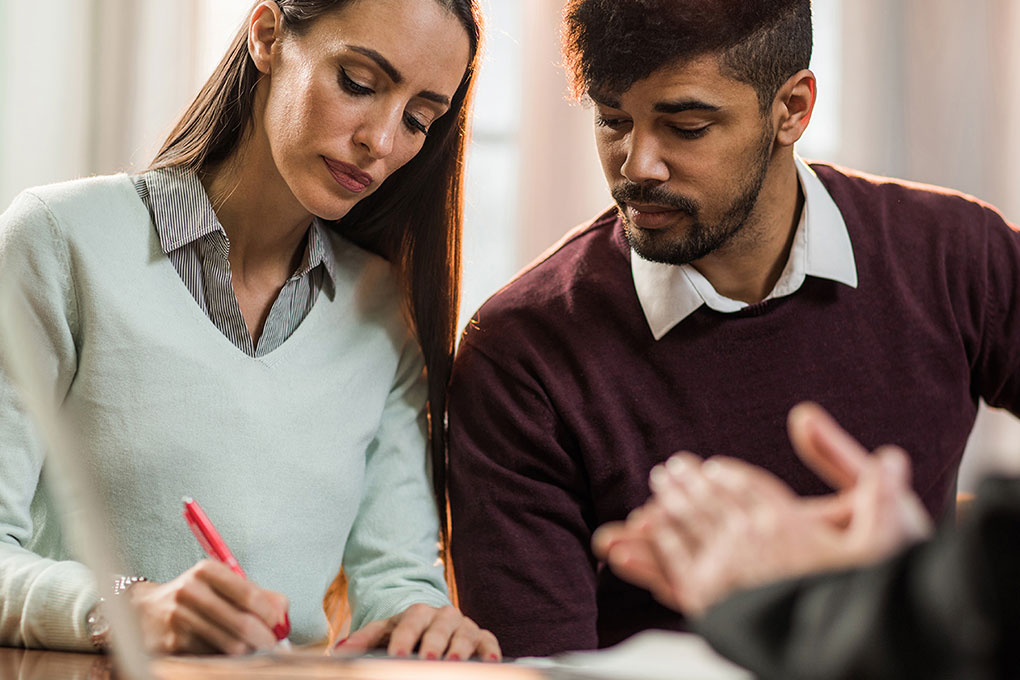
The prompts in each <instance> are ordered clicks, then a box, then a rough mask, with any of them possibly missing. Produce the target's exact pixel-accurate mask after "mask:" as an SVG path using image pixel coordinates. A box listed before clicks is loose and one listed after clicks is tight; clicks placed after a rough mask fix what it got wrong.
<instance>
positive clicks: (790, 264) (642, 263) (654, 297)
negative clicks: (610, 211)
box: [630, 156, 857, 340]
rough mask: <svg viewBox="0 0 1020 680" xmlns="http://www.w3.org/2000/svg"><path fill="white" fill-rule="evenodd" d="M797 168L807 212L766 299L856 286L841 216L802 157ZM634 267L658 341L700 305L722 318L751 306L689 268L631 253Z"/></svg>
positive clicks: (636, 284)
mask: <svg viewBox="0 0 1020 680" xmlns="http://www.w3.org/2000/svg"><path fill="white" fill-rule="evenodd" d="M794 163H795V164H796V166H797V178H798V180H799V181H800V186H801V188H802V189H803V191H804V208H803V210H802V211H801V215H800V223H799V224H798V225H797V232H796V234H795V235H794V237H793V247H792V248H791V249H790V259H789V260H788V261H787V262H786V267H785V268H784V269H783V273H782V275H781V276H780V277H779V280H778V281H777V282H776V285H775V287H773V289H772V292H771V293H769V294H768V296H766V298H765V299H766V300H769V299H772V298H778V297H784V296H786V295H791V294H792V293H794V292H796V291H797V290H798V289H799V288H800V287H801V285H802V284H803V283H804V279H805V277H807V276H815V277H818V278H823V279H831V280H833V281H837V282H839V283H842V284H845V285H847V286H850V287H851V288H856V287H857V262H856V260H855V259H854V250H853V245H852V244H851V243H850V234H849V233H848V232H847V229H846V222H845V221H844V220H843V215H842V213H840V212H839V208H838V207H836V203H835V201H833V200H832V196H830V195H829V192H828V191H826V189H825V187H824V186H823V185H822V182H821V180H819V179H818V176H817V175H816V174H815V172H814V170H812V169H811V168H810V167H808V165H807V163H805V162H804V161H802V160H801V159H800V157H799V156H795V157H794ZM630 267H631V274H632V275H633V277H634V287H635V289H636V290H637V295H638V300H639V301H640V303H641V309H642V310H644V313H645V318H646V319H647V320H648V326H649V328H651V331H652V335H653V336H655V339H656V340H659V339H660V338H662V336H664V335H665V334H666V333H668V332H669V330H670V329H671V328H673V326H675V325H677V324H678V323H680V322H681V321H683V320H684V319H686V318H687V317H688V316H689V315H690V314H692V313H693V312H694V311H695V310H696V309H698V308H699V307H701V306H702V305H708V306H709V307H710V308H712V309H714V310H716V311H718V312H724V313H731V312H737V311H740V310H741V309H744V308H745V307H747V306H748V305H747V303H745V302H741V301H739V300H732V299H730V298H727V297H723V296H722V295H720V294H719V293H717V292H716V290H715V288H713V287H712V284H711V283H709V282H708V279H706V278H705V277H704V276H702V275H701V273H700V272H699V271H698V270H697V269H695V268H694V267H692V266H691V265H689V264H685V265H681V266H679V267H678V266H676V265H671V264H662V263H660V262H649V261H648V260H646V259H644V258H642V257H641V256H639V255H638V254H637V253H635V252H634V251H633V250H632V251H631V253H630Z"/></svg>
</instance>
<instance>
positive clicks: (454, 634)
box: [334, 604, 503, 661]
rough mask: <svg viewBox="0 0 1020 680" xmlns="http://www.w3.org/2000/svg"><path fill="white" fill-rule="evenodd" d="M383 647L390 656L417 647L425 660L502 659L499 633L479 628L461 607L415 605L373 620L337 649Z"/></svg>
mask: <svg viewBox="0 0 1020 680" xmlns="http://www.w3.org/2000/svg"><path fill="white" fill-rule="evenodd" d="M383 646H385V647H386V653H387V654H389V655H390V656H410V655H411V653H412V652H413V651H414V649H415V647H417V648H418V656H419V658H422V659H449V660H451V661H459V660H464V659H470V658H471V657H474V656H477V657H478V658H479V659H481V660H482V661H500V660H501V659H502V658H503V653H502V652H501V651H500V649H499V642H498V641H497V640H496V636H495V635H493V634H492V633H490V632H489V631H487V630H482V629H481V628H479V627H478V624H476V623H475V622H474V621H472V620H471V619H469V618H468V617H466V616H464V615H463V614H461V613H460V610H459V609H457V608H456V607H450V606H446V607H430V606H429V605H427V604H413V605H411V606H410V607H408V608H407V609H405V610H404V611H403V612H401V613H400V614H397V615H396V616H391V617H390V618H388V619H382V620H380V621H373V622H372V623H369V624H367V625H366V626H364V627H363V628H361V629H360V630H358V631H357V632H356V633H352V634H351V636H350V637H348V638H347V639H346V640H341V641H340V642H338V643H337V645H336V647H335V648H334V649H336V650H337V651H338V652H347V651H359V650H366V649H375V648H379V647H383Z"/></svg>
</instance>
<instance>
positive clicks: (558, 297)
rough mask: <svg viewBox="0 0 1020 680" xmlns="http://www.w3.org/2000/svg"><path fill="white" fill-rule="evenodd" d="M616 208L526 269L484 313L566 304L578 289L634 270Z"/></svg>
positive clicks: (582, 226) (574, 232)
mask: <svg viewBox="0 0 1020 680" xmlns="http://www.w3.org/2000/svg"><path fill="white" fill-rule="evenodd" d="M618 221H619V217H618V214H617V211H616V209H615V208H613V209H611V210H607V211H606V212H604V213H602V214H601V215H599V216H598V217H596V218H595V219H594V220H591V221H589V222H585V223H582V224H580V225H578V226H576V227H574V228H573V229H571V230H570V231H569V232H567V233H566V235H564V236H563V238H561V239H560V240H559V241H558V242H556V243H555V244H554V245H552V246H551V247H550V248H549V249H548V250H546V251H545V252H544V253H542V254H541V255H540V256H539V257H538V258H536V259H535V260H534V261H533V262H532V263H531V264H529V265H527V266H526V267H525V268H524V269H522V270H521V271H520V272H519V273H518V274H517V275H516V276H514V278H513V279H511V280H510V282H509V283H507V284H506V285H505V286H503V287H502V288H501V289H500V290H499V291H497V292H496V293H495V294H493V295H492V297H490V298H489V299H488V301H486V303H485V304H484V305H482V307H481V310H480V311H484V312H487V313H489V314H492V313H494V312H496V311H500V310H504V311H505V310H511V309H517V308H533V307H536V306H543V307H544V306H547V305H550V304H553V305H555V304H557V303H563V302H565V301H566V298H568V297H570V296H571V295H572V293H574V292H576V291H577V290H578V288H583V287H587V286H598V285H600V284H599V283H598V281H599V280H600V279H603V278H604V277H606V276H608V275H610V274H611V273H612V272H616V273H620V272H621V271H623V270H626V271H627V272H629V271H630V269H629V267H627V266H626V265H627V255H626V250H625V249H624V246H623V244H622V240H621V239H622V236H621V234H620V233H619V231H618V228H617V224H618Z"/></svg>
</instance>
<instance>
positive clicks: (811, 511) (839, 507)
mask: <svg viewBox="0 0 1020 680" xmlns="http://www.w3.org/2000/svg"><path fill="white" fill-rule="evenodd" d="M798 505H799V506H800V511H801V512H802V513H803V517H804V518H805V520H806V521H809V522H812V523H813V522H816V521H818V522H824V523H826V524H828V525H829V526H831V527H833V528H835V529H845V528H846V527H847V526H848V525H849V524H850V519H851V517H852V516H853V496H852V494H850V493H846V492H844V493H838V494H829V495H827V496H808V497H807V498H802V499H801V500H800V501H799V502H798Z"/></svg>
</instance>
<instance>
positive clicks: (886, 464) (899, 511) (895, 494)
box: [874, 446, 932, 540]
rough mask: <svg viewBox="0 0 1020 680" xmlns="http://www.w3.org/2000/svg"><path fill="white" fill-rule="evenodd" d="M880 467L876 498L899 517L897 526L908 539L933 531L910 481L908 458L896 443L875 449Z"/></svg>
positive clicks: (923, 535)
mask: <svg viewBox="0 0 1020 680" xmlns="http://www.w3.org/2000/svg"><path fill="white" fill-rule="evenodd" d="M874 458H875V460H876V461H877V465H878V467H879V468H880V469H881V480H880V483H879V496H880V498H879V500H878V503H881V504H882V506H883V507H884V508H885V509H886V510H885V512H888V513H891V514H892V515H893V516H895V517H897V518H898V520H899V528H900V530H901V531H902V533H903V537H904V538H905V539H907V540H918V539H921V538H925V537H927V536H928V535H929V534H930V533H931V531H932V521H931V516H930V515H929V514H928V511H927V510H926V509H925V507H924V504H923V503H922V502H921V499H920V498H918V496H917V494H916V493H915V492H914V489H913V487H912V486H911V484H910V458H909V456H908V455H907V453H906V451H904V450H903V449H901V448H899V447H897V446H883V447H880V448H879V449H877V450H876V451H875V456H874Z"/></svg>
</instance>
